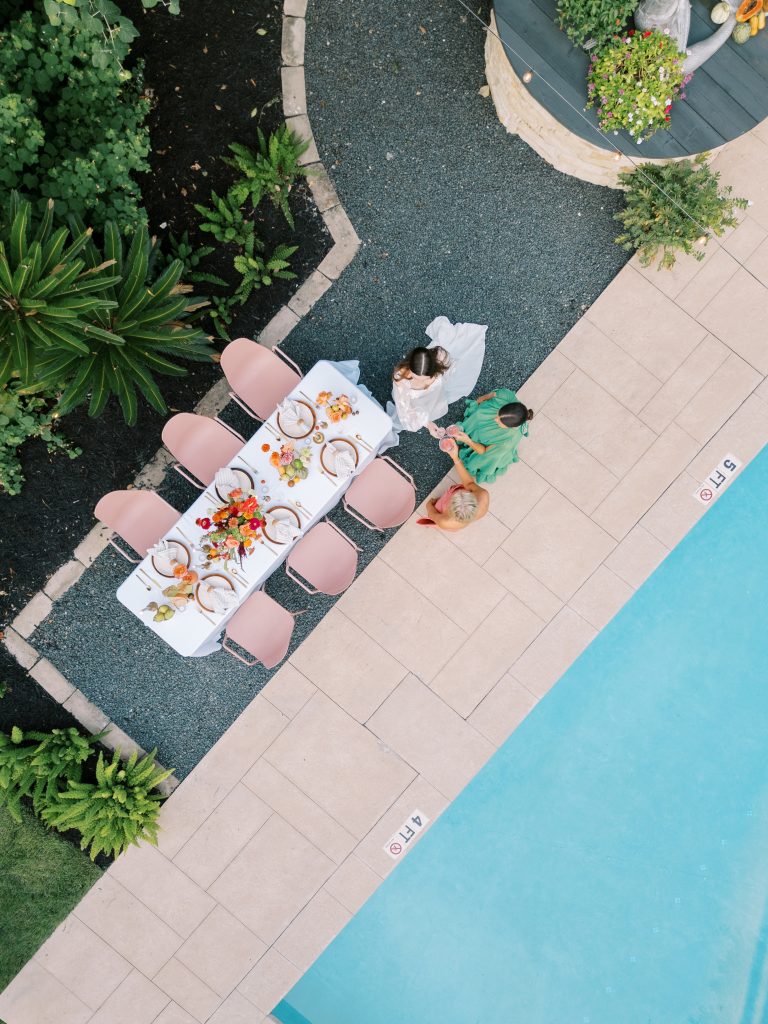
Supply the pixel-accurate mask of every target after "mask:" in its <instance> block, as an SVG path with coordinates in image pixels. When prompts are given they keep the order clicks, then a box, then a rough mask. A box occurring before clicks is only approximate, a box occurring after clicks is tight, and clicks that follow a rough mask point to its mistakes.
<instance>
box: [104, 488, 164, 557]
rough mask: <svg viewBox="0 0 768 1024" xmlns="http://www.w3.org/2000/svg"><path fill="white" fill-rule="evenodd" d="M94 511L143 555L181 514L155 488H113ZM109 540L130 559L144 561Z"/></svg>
mask: <svg viewBox="0 0 768 1024" xmlns="http://www.w3.org/2000/svg"><path fill="white" fill-rule="evenodd" d="M94 515H95V516H96V518H97V519H99V520H100V521H101V522H102V523H104V525H105V526H109V527H110V528H111V529H112V530H114V531H115V533H116V534H118V535H119V536H120V537H122V539H123V540H124V541H126V542H127V543H128V544H130V546H131V547H132V548H133V550H134V551H138V552H139V554H140V555H141V557H142V558H144V557H145V556H146V554H147V551H149V549H150V548H151V547H152V546H153V545H154V544H157V542H158V541H159V540H160V538H161V537H163V536H164V535H165V534H166V533H168V531H169V530H170V529H172V527H173V526H174V525H175V524H176V523H177V522H178V521H179V519H180V518H181V514H180V513H179V512H177V511H176V509H175V508H174V507H173V506H172V505H169V504H168V502H167V501H164V500H163V498H161V497H160V495H159V494H156V493H155V492H154V491H110V492H109V494H105V495H104V497H103V498H102V499H101V501H100V502H99V503H98V505H97V506H96V508H95V509H94ZM109 543H110V544H111V545H112V547H113V548H115V549H116V550H117V551H119V552H120V554H121V555H122V556H123V558H125V559H127V560H128V561H129V562H133V563H134V564H136V563H138V562H140V561H141V559H139V558H131V556H130V555H128V554H126V552H125V551H123V549H122V548H121V547H120V545H119V544H115V542H114V540H112V538H110V541H109Z"/></svg>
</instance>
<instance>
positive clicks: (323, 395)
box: [315, 391, 355, 423]
mask: <svg viewBox="0 0 768 1024" xmlns="http://www.w3.org/2000/svg"><path fill="white" fill-rule="evenodd" d="M315 403H316V404H317V405H319V406H320V407H321V408H324V409H325V411H326V412H327V413H328V419H329V420H330V421H331V423H339V422H340V421H341V420H345V419H346V418H347V416H354V415H355V410H354V409H353V408H352V403H351V402H350V400H349V396H348V395H336V397H335V398H334V397H333V394H332V392H330V391H321V392H320V394H319V395H318V396H317V398H316V399H315Z"/></svg>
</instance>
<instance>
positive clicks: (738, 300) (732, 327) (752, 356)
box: [699, 268, 768, 375]
mask: <svg viewBox="0 0 768 1024" xmlns="http://www.w3.org/2000/svg"><path fill="white" fill-rule="evenodd" d="M699 322H700V323H702V324H703V325H704V326H705V327H706V328H707V330H708V331H710V332H711V333H712V334H714V335H715V336H716V337H718V338H719V339H720V340H721V341H722V342H723V343H724V344H726V345H727V346H728V348H730V349H732V350H733V351H734V352H736V353H737V354H738V355H740V356H741V357H742V359H746V361H747V362H748V363H750V364H751V365H752V366H754V367H755V369H757V370H759V371H760V373H761V374H763V375H764V374H766V373H768V289H766V288H765V286H764V285H761V284H760V283H759V282H758V281H756V280H755V278H754V277H753V276H752V275H751V274H749V273H747V271H746V270H744V269H743V268H739V269H738V270H737V271H736V273H735V274H734V275H733V277H732V278H731V280H730V281H729V283H728V287H727V288H724V289H723V290H722V291H719V292H718V293H717V294H716V295H714V296H713V298H712V301H711V302H709V303H708V304H707V305H706V306H705V307H704V309H703V310H702V311H701V312H700V313H699Z"/></svg>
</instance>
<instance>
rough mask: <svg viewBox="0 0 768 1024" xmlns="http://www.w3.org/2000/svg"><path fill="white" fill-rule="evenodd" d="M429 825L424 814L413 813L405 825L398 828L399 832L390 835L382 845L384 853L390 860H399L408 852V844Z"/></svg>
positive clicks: (419, 812)
mask: <svg viewBox="0 0 768 1024" xmlns="http://www.w3.org/2000/svg"><path fill="white" fill-rule="evenodd" d="M428 824H429V818H428V817H427V816H426V814H422V813H421V811H414V812H413V814H412V815H411V816H410V817H409V818H407V819H406V820H405V823H404V824H403V825H401V826H400V830H399V831H398V832H395V834H394V835H391V836H390V837H389V839H388V840H387V841H386V843H385V844H384V847H383V849H384V852H385V853H386V854H387V856H388V857H391V858H392V860H400V858H401V857H402V856H403V854H404V853H406V852H407V850H408V844H409V843H410V842H412V840H414V839H415V838H416V836H417V835H418V834H419V832H421V831H423V830H424V829H425V828H426V827H427V825H428Z"/></svg>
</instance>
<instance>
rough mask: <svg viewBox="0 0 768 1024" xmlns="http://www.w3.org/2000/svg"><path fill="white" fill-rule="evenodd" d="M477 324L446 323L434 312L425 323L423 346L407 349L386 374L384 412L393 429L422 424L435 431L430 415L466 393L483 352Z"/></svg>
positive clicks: (436, 417)
mask: <svg viewBox="0 0 768 1024" xmlns="http://www.w3.org/2000/svg"><path fill="white" fill-rule="evenodd" d="M487 330H488V328H487V326H485V325H483V324H452V323H451V321H450V320H449V319H448V317H445V316H438V317H436V318H435V319H434V320H433V321H432V323H431V324H430V325H429V326H428V327H427V329H426V332H425V333H426V334H427V336H428V337H429V338H430V339H431V340H430V343H429V345H427V346H426V347H423V346H420V347H419V348H415V349H413V351H412V352H409V353H408V355H407V356H406V357H405V359H403V360H402V361H401V362H399V363H398V364H397V366H396V367H395V370H394V373H393V374H392V399H393V401H394V405H392V403H388V404H387V412H388V413H389V414H390V416H391V417H392V422H393V423H394V426H395V430H398V431H399V430H421V428H422V427H426V428H427V430H428V431H429V432H430V434H432V436H433V437H437V436H439V430H438V428H437V426H436V424H435V420H439V419H440V418H441V417H442V416H445V414H446V413H447V412H448V406H449V405H450V403H451V402H455V401H457V400H458V399H459V398H463V397H465V396H466V395H468V394H469V393H470V392H471V391H472V389H473V388H474V386H475V384H476V383H477V378H478V377H479V376H480V369H481V367H482V365H483V357H484V356H485V332H486V331H487Z"/></svg>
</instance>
